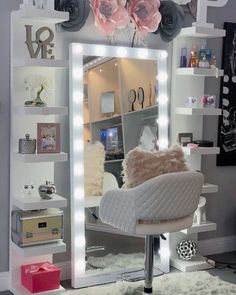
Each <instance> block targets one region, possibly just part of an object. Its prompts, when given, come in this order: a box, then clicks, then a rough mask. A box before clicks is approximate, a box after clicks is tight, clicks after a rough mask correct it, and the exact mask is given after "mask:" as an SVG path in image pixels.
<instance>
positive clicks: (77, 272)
mask: <svg viewBox="0 0 236 295" xmlns="http://www.w3.org/2000/svg"><path fill="white" fill-rule="evenodd" d="M84 55H86V56H97V57H115V58H135V59H146V60H155V61H157V67H158V71H157V77H156V79H157V81H158V97H157V99H158V114H159V116H158V120H157V123H158V136H159V148H160V149H165V148H167V147H168V145H169V140H168V139H169V134H168V130H169V112H168V109H169V108H168V93H167V82H168V74H167V57H168V53H167V51H166V50H155V49H147V48H130V47H123V46H105V45H97V44H81V43H71V44H70V47H69V82H70V83H69V90H70V96H69V110H70V198H71V283H72V286H73V287H74V288H80V287H84V286H85V281H84V279H85V266H86V262H85V254H86V253H85V247H86V241H85V213H84V163H83V158H84V142H83V72H84V71H83V56H84ZM166 237H167V240H166V241H164V240H162V239H160V258H161V264H160V268H161V270H162V271H164V272H168V271H169V257H170V255H169V235H166ZM99 278H101V275H100V276H99ZM87 285H89V283H88V284H87ZM93 285H94V284H93Z"/></svg>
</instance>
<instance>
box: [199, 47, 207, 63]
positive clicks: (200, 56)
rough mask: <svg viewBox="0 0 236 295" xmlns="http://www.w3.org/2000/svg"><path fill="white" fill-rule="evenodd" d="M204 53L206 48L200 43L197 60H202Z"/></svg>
mask: <svg viewBox="0 0 236 295" xmlns="http://www.w3.org/2000/svg"><path fill="white" fill-rule="evenodd" d="M205 55H206V50H205V47H204V45H202V47H201V49H200V50H199V54H198V58H199V62H200V61H202V60H203V57H204V56H205Z"/></svg>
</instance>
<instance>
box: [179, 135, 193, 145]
mask: <svg viewBox="0 0 236 295" xmlns="http://www.w3.org/2000/svg"><path fill="white" fill-rule="evenodd" d="M178 142H179V144H180V145H182V146H187V144H188V143H190V142H193V134H192V133H179V134H178Z"/></svg>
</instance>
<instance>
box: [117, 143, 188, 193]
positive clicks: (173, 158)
mask: <svg viewBox="0 0 236 295" xmlns="http://www.w3.org/2000/svg"><path fill="white" fill-rule="evenodd" d="M122 166H123V181H124V186H123V187H124V188H132V187H135V186H137V185H139V184H141V183H143V182H145V181H147V180H148V179H151V178H153V177H156V176H159V175H161V174H165V173H171V172H180V171H187V170H189V169H188V167H187V165H186V160H185V158H184V153H183V151H182V149H181V147H180V146H173V147H170V148H169V149H166V150H164V151H157V152H149V151H145V150H142V149H140V148H139V147H137V148H135V149H133V150H131V151H129V152H128V154H127V155H126V157H125V159H124V161H123V163H122Z"/></svg>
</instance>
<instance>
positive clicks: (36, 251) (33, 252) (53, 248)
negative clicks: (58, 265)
mask: <svg viewBox="0 0 236 295" xmlns="http://www.w3.org/2000/svg"><path fill="white" fill-rule="evenodd" d="M11 245H12V247H13V248H14V250H16V251H17V253H19V255H21V256H23V257H31V256H40V255H46V254H52V253H61V252H65V251H66V244H65V243H64V242H62V241H60V242H56V243H49V244H42V245H35V246H28V247H23V248H21V247H18V246H17V245H16V244H15V243H13V242H11Z"/></svg>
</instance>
